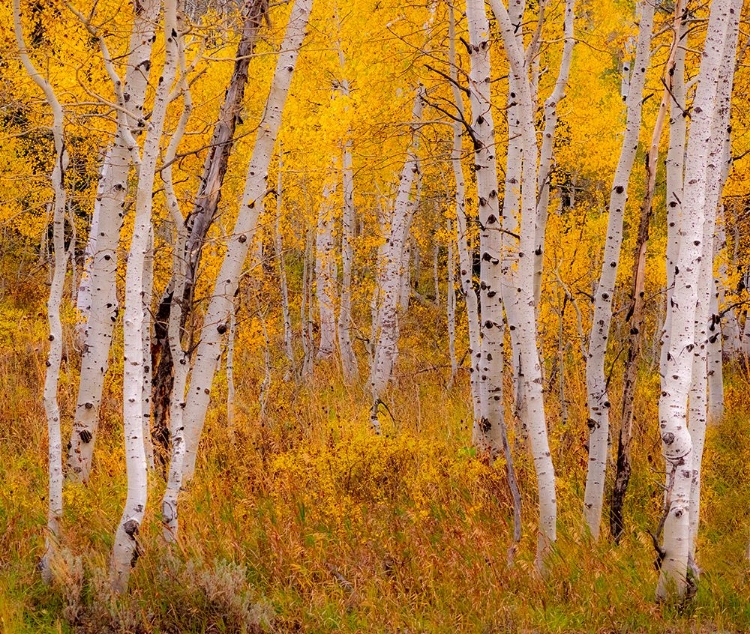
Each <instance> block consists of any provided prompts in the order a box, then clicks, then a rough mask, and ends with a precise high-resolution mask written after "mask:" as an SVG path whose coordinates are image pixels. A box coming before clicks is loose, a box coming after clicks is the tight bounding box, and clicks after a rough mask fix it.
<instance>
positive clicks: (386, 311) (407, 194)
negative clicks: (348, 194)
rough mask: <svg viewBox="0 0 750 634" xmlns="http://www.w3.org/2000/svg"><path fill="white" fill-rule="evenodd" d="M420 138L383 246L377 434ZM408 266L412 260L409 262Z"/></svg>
mask: <svg viewBox="0 0 750 634" xmlns="http://www.w3.org/2000/svg"><path fill="white" fill-rule="evenodd" d="M422 91H423V89H422V88H421V87H420V88H419V89H418V90H417V96H416V98H415V99H414V108H413V110H412V128H413V133H414V134H416V126H417V125H418V123H419V121H420V120H421V118H422V108H423V100H422V99H423V94H422ZM415 145H416V140H413V141H412V143H411V145H410V147H409V150H408V156H407V159H406V161H405V162H404V167H403V169H402V170H401V176H400V180H399V187H398V194H397V195H396V201H395V203H394V205H393V214H392V216H391V223H390V231H389V234H388V240H387V243H386V245H385V247H384V249H383V261H382V262H381V263H380V264H379V266H380V269H381V271H382V273H381V275H380V278H379V281H380V304H379V307H378V313H377V322H376V323H377V328H376V332H375V341H376V344H375V352H374V355H373V361H372V367H371V368H370V393H371V396H372V409H371V411H370V422H371V423H372V427H373V429H374V430H375V433H377V434H379V433H380V421H379V420H378V408H379V405H380V403H381V397H382V396H383V392H385V388H386V386H387V385H388V382H389V381H390V379H391V375H392V374H393V366H394V364H395V360H396V356H397V354H398V309H399V298H400V291H401V286H402V283H403V267H404V264H405V258H404V253H405V251H406V249H405V245H406V242H407V240H408V239H409V227H410V225H411V217H412V215H413V214H414V204H415V203H414V201H413V200H411V193H412V189H413V185H414V181H415V179H416V178H417V174H418V172H419V161H418V158H417V155H416V153H415ZM406 265H407V266H408V260H407V261H406Z"/></svg>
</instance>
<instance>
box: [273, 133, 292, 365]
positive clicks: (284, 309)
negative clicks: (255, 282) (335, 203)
mask: <svg viewBox="0 0 750 634" xmlns="http://www.w3.org/2000/svg"><path fill="white" fill-rule="evenodd" d="M283 184H284V181H283V152H282V150H281V144H280V143H279V176H278V181H277V184H276V224H275V225H274V227H275V229H274V249H275V251H276V263H277V264H278V267H279V284H280V286H281V314H282V317H283V320H284V351H285V352H286V359H287V363H288V368H287V372H286V375H285V378H286V379H289V378H291V375H292V374H294V371H295V370H294V348H293V347H292V317H291V315H290V313H289V286H288V285H287V279H286V263H285V262H284V247H283V242H282V236H281V207H282V200H283V189H282V187H283Z"/></svg>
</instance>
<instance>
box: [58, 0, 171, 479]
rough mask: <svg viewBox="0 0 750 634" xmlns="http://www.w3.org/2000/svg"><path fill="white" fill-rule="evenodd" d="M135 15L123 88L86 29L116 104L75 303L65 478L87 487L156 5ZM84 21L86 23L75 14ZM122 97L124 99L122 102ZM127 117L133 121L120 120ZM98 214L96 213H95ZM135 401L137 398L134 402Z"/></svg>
mask: <svg viewBox="0 0 750 634" xmlns="http://www.w3.org/2000/svg"><path fill="white" fill-rule="evenodd" d="M138 6H139V7H140V11H138V10H136V12H135V17H134V22H133V31H132V34H131V36H130V45H129V48H128V51H129V55H128V62H127V66H126V69H125V81H124V84H123V83H122V82H121V80H120V78H119V77H117V76H116V74H115V73H114V65H113V61H112V59H111V57H110V56H109V52H108V50H107V46H106V42H105V39H104V34H102V33H100V32H99V31H97V30H96V29H95V28H94V27H92V26H91V25H90V24H88V23H86V24H87V27H88V28H89V31H90V32H91V34H92V36H93V37H96V38H97V39H98V40H99V44H100V47H101V49H102V53H103V55H104V61H105V65H106V66H107V69H108V71H109V73H110V77H111V79H112V81H113V82H114V85H115V94H116V95H117V101H118V105H119V106H120V108H121V110H120V111H119V113H118V117H117V132H116V134H115V139H114V142H113V145H112V147H111V148H110V150H109V151H108V152H107V156H106V157H105V159H104V167H103V168H102V176H101V180H100V182H99V186H98V192H97V199H100V200H97V204H96V205H95V210H94V211H95V216H94V218H92V221H91V231H90V232H89V242H88V245H87V247H86V248H87V251H88V252H89V253H91V254H93V255H92V259H91V260H90V261H89V262H87V264H86V268H87V270H88V272H87V273H86V272H84V275H83V276H82V277H81V286H80V287H79V292H78V304H79V310H80V311H81V319H82V320H83V321H84V322H85V324H86V326H85V331H84V334H83V335H82V339H83V354H82V357H81V373H80V378H79V388H78V401H77V404H76V412H75V419H74V421H73V432H72V434H71V437H70V443H69V447H68V471H67V475H68V478H69V479H71V480H73V481H76V482H87V481H88V479H89V475H90V473H91V461H92V458H93V455H94V443H95V441H96V435H97V430H98V427H99V408H100V406H101V402H102V390H103V388H104V378H105V375H106V374H107V368H108V367H109V349H110V345H111V342H112V331H113V329H114V325H115V322H116V321H117V316H118V313H119V311H120V308H119V304H118V300H117V251H118V247H119V241H120V227H121V226H122V215H123V212H122V207H123V204H124V202H125V195H126V193H127V188H128V172H129V170H130V163H131V159H132V155H133V153H134V152H136V153H137V145H136V143H135V140H134V139H133V136H132V133H133V132H140V131H142V130H143V129H144V127H145V125H146V122H145V121H144V119H143V118H142V116H143V102H144V99H145V95H146V87H147V84H148V76H149V71H150V69H151V45H152V43H153V38H154V30H155V25H156V20H157V17H158V15H159V10H160V7H161V2H160V1H159V0H144V2H143V3H142V4H140V5H138ZM79 17H81V19H83V20H84V21H85V20H86V18H85V17H84V16H83V15H80V16H79ZM126 95H127V98H126ZM125 112H130V113H132V114H133V115H134V116H135V117H137V118H136V119H135V120H134V119H132V118H131V117H128V116H127V115H125V114H124V113H125ZM96 212H98V214H97V213H96ZM139 398H140V397H139Z"/></svg>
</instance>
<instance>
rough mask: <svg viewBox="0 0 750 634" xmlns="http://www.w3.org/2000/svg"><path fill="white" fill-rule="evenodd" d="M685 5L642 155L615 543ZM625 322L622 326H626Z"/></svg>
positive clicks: (678, 11) (613, 511)
mask: <svg viewBox="0 0 750 634" xmlns="http://www.w3.org/2000/svg"><path fill="white" fill-rule="evenodd" d="M684 14H685V4H684V2H682V0H680V1H678V2H677V4H676V5H675V8H674V20H673V23H672V32H673V36H672V44H671V47H670V51H669V58H668V60H667V64H666V67H665V70H664V76H663V78H662V81H663V83H664V91H663V93H662V98H661V102H660V104H659V110H658V114H657V116H656V123H655V124H654V130H653V133H652V134H651V143H650V145H649V151H648V154H647V155H646V193H645V194H644V196H643V201H642V202H641V207H640V221H639V226H638V235H637V237H636V244H635V249H634V251H633V280H632V291H631V294H630V307H629V309H628V316H629V317H630V321H629V330H630V335H629V342H628V356H627V361H626V364H625V385H624V388H623V395H622V417H621V421H620V434H619V438H618V443H617V467H616V473H615V485H614V487H613V489H612V504H611V507H610V531H611V533H612V536H613V537H614V538H615V541H616V542H617V541H619V539H620V536H621V535H622V532H623V530H624V525H623V514H622V509H623V503H624V499H625V493H626V491H627V488H628V483H629V481H630V470H631V467H630V442H631V439H632V433H633V418H634V415H633V405H634V401H635V389H636V383H637V378H638V362H639V359H640V353H641V346H642V340H643V334H642V333H641V330H643V321H644V308H645V303H646V302H645V298H644V294H645V289H646V249H647V247H648V238H649V224H650V222H651V215H652V211H653V198H654V191H655V189H656V170H657V164H658V162H659V143H660V141H661V136H662V130H663V128H664V120H665V118H666V114H667V111H668V108H669V103H670V101H671V100H672V81H673V76H674V72H675V58H676V56H677V48H678V46H679V45H680V34H681V32H684V24H685V15H684ZM627 321H628V320H627V318H626V322H627Z"/></svg>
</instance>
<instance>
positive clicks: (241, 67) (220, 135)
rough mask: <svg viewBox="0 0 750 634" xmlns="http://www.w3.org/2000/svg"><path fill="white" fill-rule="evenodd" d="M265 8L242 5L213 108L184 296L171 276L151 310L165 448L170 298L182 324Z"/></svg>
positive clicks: (254, 1) (191, 221) (157, 428)
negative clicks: (227, 71) (223, 85)
mask: <svg viewBox="0 0 750 634" xmlns="http://www.w3.org/2000/svg"><path fill="white" fill-rule="evenodd" d="M267 11H268V2H267V1H266V0H248V1H247V2H245V3H244V4H243V7H242V16H243V23H242V36H241V38H240V41H239V43H238V45H237V51H236V53H235V62H234V69H233V71H232V77H231V79H230V80H229V85H228V86H227V90H226V93H225V94H224V101H223V102H222V104H221V108H220V110H219V117H218V119H217V121H216V123H215V124H214V130H213V135H212V137H211V143H210V144H209V148H208V152H207V153H206V158H205V160H204V163H203V171H202V174H201V178H200V185H199V188H198V192H197V194H196V197H195V201H194V205H193V209H192V211H191V213H190V215H189V216H188V219H187V221H186V225H187V230H188V241H187V245H186V247H185V253H184V254H183V257H185V258H186V259H187V261H188V263H189V267H188V280H187V284H186V285H185V288H184V290H183V293H184V297H183V298H177V297H176V296H175V295H174V285H175V282H174V280H170V283H169V285H168V286H167V289H166V290H165V292H164V294H163V295H162V297H161V300H160V302H159V308H158V310H157V314H158V315H159V316H160V317H161V319H159V320H157V322H156V324H155V334H156V338H155V345H154V350H153V354H152V367H153V368H154V369H155V374H154V382H153V396H152V399H151V400H152V403H153V409H154V437H155V438H156V439H159V440H160V442H162V443H163V444H164V449H166V448H167V445H168V439H169V435H168V433H167V422H166V416H167V413H168V412H169V411H170V410H171V405H170V400H169V399H170V394H171V393H172V382H173V373H174V371H173V359H172V356H171V354H170V346H169V344H168V343H167V338H168V335H167V329H168V326H166V324H165V321H168V315H169V311H170V306H171V303H172V302H173V301H183V308H182V310H181V314H182V323H183V325H184V324H185V323H186V321H187V320H188V317H189V316H190V314H191V312H192V298H193V289H194V285H195V278H196V275H197V273H198V268H199V265H200V256H201V251H202V248H203V244H204V243H205V241H206V236H207V234H208V230H209V229H210V227H211V224H212V223H213V219H214V217H215V215H216V210H217V208H218V205H219V200H220V197H221V189H222V185H223V183H224V177H225V174H226V171H227V166H228V164H229V156H230V154H231V151H232V147H233V145H234V135H235V130H236V127H237V124H238V123H239V122H240V121H241V119H242V117H241V116H240V114H241V110H242V103H243V99H244V95H245V87H246V85H247V75H248V68H249V66H250V62H251V60H252V58H253V53H254V50H255V44H256V42H257V39H258V33H259V31H260V29H261V26H262V24H263V19H264V18H265V16H266V14H267Z"/></svg>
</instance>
